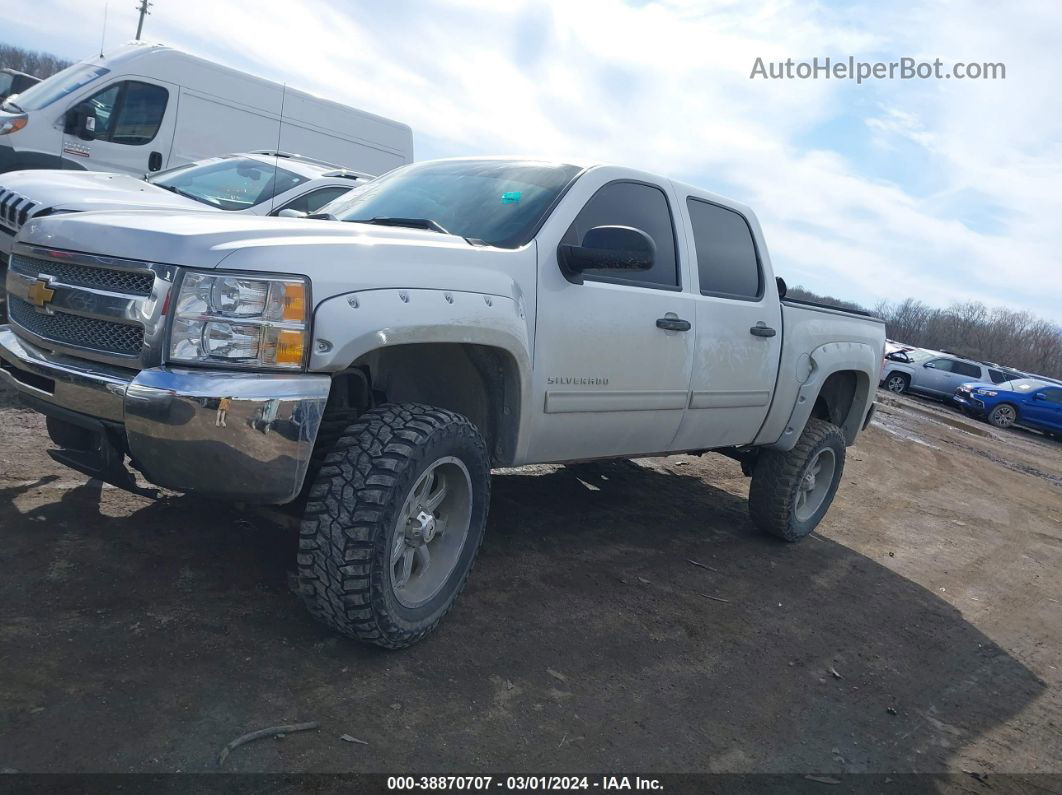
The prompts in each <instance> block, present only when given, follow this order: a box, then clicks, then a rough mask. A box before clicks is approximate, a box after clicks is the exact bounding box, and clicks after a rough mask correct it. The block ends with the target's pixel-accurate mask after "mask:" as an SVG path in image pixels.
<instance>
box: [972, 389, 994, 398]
mask: <svg viewBox="0 0 1062 795" xmlns="http://www.w3.org/2000/svg"><path fill="white" fill-rule="evenodd" d="M974 394H975V395H984V396H985V397H995V396H996V395H998V394H999V393H998V392H993V391H992V390H991V389H978V390H977V391H976V392H975V393H974Z"/></svg>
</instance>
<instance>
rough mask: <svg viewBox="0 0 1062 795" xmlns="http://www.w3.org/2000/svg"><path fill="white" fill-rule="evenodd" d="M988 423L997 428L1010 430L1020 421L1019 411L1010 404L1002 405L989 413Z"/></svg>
mask: <svg viewBox="0 0 1062 795" xmlns="http://www.w3.org/2000/svg"><path fill="white" fill-rule="evenodd" d="M988 421H989V422H990V423H992V424H993V425H995V426H996V427H997V428H1009V427H1010V426H1011V425H1013V424H1014V423H1015V422H1017V421H1018V410H1017V409H1016V408H1014V406H1012V405H1010V404H1009V403H1000V404H999V405H998V406H996V407H995V408H994V409H992V411H991V412H989V414H988Z"/></svg>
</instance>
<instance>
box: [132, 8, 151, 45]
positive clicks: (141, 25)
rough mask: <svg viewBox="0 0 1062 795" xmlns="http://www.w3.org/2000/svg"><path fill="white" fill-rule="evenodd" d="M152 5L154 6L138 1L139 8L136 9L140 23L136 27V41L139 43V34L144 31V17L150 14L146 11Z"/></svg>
mask: <svg viewBox="0 0 1062 795" xmlns="http://www.w3.org/2000/svg"><path fill="white" fill-rule="evenodd" d="M153 5H155V4H154V3H149V2H148V0H140V7H139V8H138V9H137V10H138V11H140V22H138V23H137V26H136V40H137V41H140V34H141V33H142V32H143V30H144V17H145V16H147V15H148V14H150V13H151V12H150V11H148V9H149V8H151V6H153Z"/></svg>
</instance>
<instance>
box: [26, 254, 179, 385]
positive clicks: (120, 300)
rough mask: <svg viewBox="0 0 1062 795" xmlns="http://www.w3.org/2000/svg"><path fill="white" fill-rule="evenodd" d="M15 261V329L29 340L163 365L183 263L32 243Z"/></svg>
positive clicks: (110, 359)
mask: <svg viewBox="0 0 1062 795" xmlns="http://www.w3.org/2000/svg"><path fill="white" fill-rule="evenodd" d="M11 262H12V267H11V268H9V269H8V273H7V294H8V298H9V299H10V302H11V303H10V308H9V316H10V320H11V328H12V330H13V331H14V332H15V333H16V334H18V335H19V336H20V337H24V338H25V339H26V340H27V342H30V343H32V344H34V345H40V346H43V347H45V348H48V349H50V350H54V351H58V352H61V353H64V354H68V355H71V356H77V357H80V358H83V359H89V360H91V361H96V362H102V363H104V364H109V365H113V366H116V367H129V368H136V369H143V368H146V367H158V366H159V365H160V364H162V361H163V352H164V347H165V344H166V320H167V318H166V314H165V311H166V307H167V306H168V305H169V299H170V290H171V289H172V288H173V282H174V279H175V278H176V277H177V270H178V269H177V267H176V266H174V265H167V264H163V263H158V262H146V261H144V260H131V259H125V258H120V257H107V256H101V255H98V254H86V253H83V252H78V251H68V250H63V249H54V248H48V247H46V246H38V245H33V244H28V243H15V248H14V251H12V252H11ZM16 299H17V300H18V303H17V304H16Z"/></svg>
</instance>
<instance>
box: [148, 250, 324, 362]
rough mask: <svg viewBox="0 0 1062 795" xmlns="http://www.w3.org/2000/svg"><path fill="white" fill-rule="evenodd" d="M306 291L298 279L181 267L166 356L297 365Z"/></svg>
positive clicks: (302, 356) (304, 337) (301, 358)
mask: <svg viewBox="0 0 1062 795" xmlns="http://www.w3.org/2000/svg"><path fill="white" fill-rule="evenodd" d="M309 293H310V285H309V283H308V282H307V281H306V280H305V279H301V278H295V277H283V278H280V277H272V276H257V275H248V274H244V273H209V274H208V273H198V272H195V271H187V272H185V274H184V278H183V279H182V280H181V289H180V291H179V292H178V293H177V300H176V302H175V303H174V310H173V325H172V326H171V327H170V346H169V360H170V361H171V362H189V363H195V364H225V365H231V366H238V367H263V368H280V369H285V370H299V369H302V367H303V364H304V362H305V360H306V352H307V351H308V350H309V334H310V328H309V309H310V302H309Z"/></svg>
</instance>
